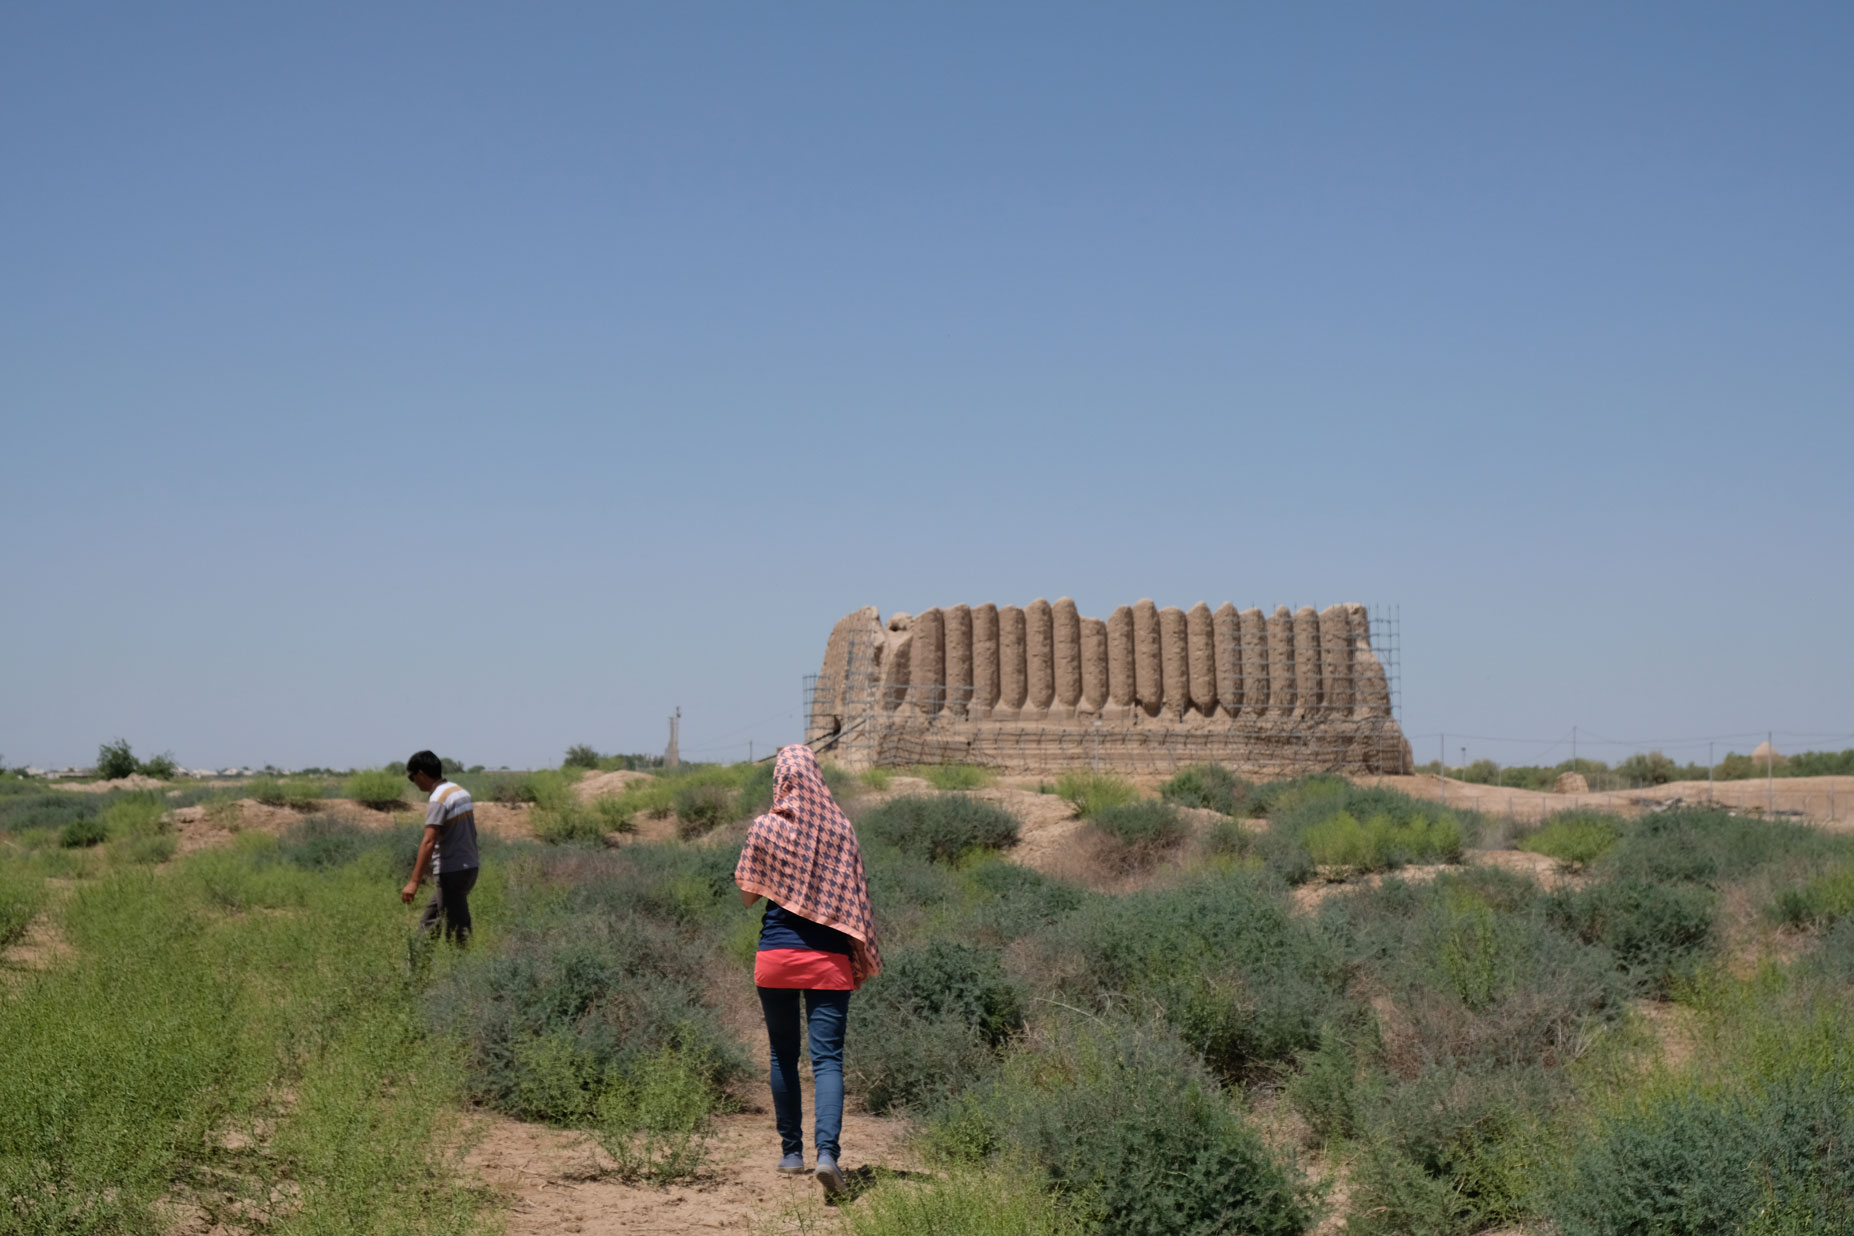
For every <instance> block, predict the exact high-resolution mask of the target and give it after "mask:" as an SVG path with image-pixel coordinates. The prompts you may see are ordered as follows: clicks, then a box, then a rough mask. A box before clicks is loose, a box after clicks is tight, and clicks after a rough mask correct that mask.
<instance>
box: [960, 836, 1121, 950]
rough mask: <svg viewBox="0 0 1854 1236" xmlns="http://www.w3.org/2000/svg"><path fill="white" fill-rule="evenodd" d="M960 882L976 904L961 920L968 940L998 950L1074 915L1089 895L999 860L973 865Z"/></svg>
mask: <svg viewBox="0 0 1854 1236" xmlns="http://www.w3.org/2000/svg"><path fill="white" fill-rule="evenodd" d="M963 874H964V878H965V880H966V882H967V883H969V884H970V885H971V886H972V887H973V888H975V889H976V890H977V891H978V893H979V901H978V903H977V904H975V905H973V906H972V907H971V908H970V910H968V911H967V913H966V914H965V915H964V916H963V924H964V927H965V929H966V930H969V931H970V932H971V933H972V936H973V938H975V939H977V940H980V941H982V942H988V943H993V944H997V945H999V946H1002V945H1004V944H1007V943H1009V942H1010V941H1012V940H1016V939H1019V938H1021V937H1023V936H1027V935H1029V934H1030V933H1032V932H1034V931H1039V930H1041V929H1043V928H1045V927H1048V926H1050V925H1051V924H1053V923H1056V922H1060V921H1061V920H1062V919H1063V918H1065V917H1067V916H1068V915H1070V914H1073V913H1074V912H1075V911H1076V910H1078V909H1080V908H1081V907H1082V904H1083V903H1084V902H1086V901H1087V900H1088V898H1089V897H1090V896H1092V894H1090V893H1088V892H1086V891H1085V890H1083V889H1080V888H1077V887H1075V886H1074V885H1072V884H1064V883H1063V882H1062V881H1060V880H1055V879H1051V878H1050V877H1049V876H1046V875H1044V874H1043V873H1042V872H1040V871H1035V870H1032V869H1031V868H1029V867H1025V866H1023V865H1021V864H1019V863H1012V862H1006V861H1005V860H1004V859H1001V858H987V859H983V860H980V861H976V862H972V863H971V864H970V865H968V866H967V867H966V868H965V869H964V872H963Z"/></svg>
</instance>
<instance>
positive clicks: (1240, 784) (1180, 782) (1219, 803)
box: [1159, 764, 1255, 819]
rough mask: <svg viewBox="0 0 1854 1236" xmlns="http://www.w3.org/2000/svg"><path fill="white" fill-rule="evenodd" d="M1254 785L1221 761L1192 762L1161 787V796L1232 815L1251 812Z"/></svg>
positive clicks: (1182, 804)
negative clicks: (1214, 762)
mask: <svg viewBox="0 0 1854 1236" xmlns="http://www.w3.org/2000/svg"><path fill="white" fill-rule="evenodd" d="M1254 790H1255V787H1254V786H1253V785H1251V784H1250V783H1249V782H1247V781H1244V780H1243V779H1242V778H1241V777H1238V776H1237V775H1236V774H1235V773H1233V772H1231V771H1230V770H1229V769H1227V768H1225V767H1224V766H1223V765H1221V764H1193V765H1191V766H1190V767H1189V768H1181V769H1179V770H1178V773H1177V775H1176V776H1174V777H1173V778H1172V779H1171V780H1169V781H1167V782H1166V783H1165V784H1164V785H1161V786H1160V787H1159V797H1161V798H1163V799H1165V800H1167V801H1168V802H1174V803H1177V804H1178V805H1179V806H1180V807H1202V808H1204V809H1206V810H1209V811H1220V812H1222V813H1223V814H1224V815H1227V816H1230V817H1231V818H1233V819H1242V818H1244V817H1246V816H1247V815H1248V814H1249V797H1250V795H1251V794H1252V793H1253V792H1254Z"/></svg>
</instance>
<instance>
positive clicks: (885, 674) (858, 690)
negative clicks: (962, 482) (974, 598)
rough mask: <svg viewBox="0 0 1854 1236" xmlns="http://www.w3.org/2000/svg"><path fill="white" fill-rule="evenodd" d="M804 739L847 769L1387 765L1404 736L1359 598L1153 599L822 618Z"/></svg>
mask: <svg viewBox="0 0 1854 1236" xmlns="http://www.w3.org/2000/svg"><path fill="white" fill-rule="evenodd" d="M806 739H807V740H808V741H809V742H811V743H812V745H813V746H814V747H815V748H817V749H818V750H819V751H820V752H822V753H824V754H826V755H827V756H828V757H829V758H834V759H835V760H837V761H838V762H840V763H842V764H843V765H845V766H846V767H849V768H867V767H870V766H872V765H877V764H886V765H902V764H930V763H973V764H984V765H988V766H991V767H994V768H998V769H1002V770H1004V771H1008V772H1046V771H1051V770H1056V769H1063V768H1101V769H1113V770H1117V771H1123V772H1131V771H1150V772H1163V771H1166V770H1168V769H1173V768H1177V767H1180V766H1182V765H1185V764H1194V763H1202V762H1206V761H1211V762H1215V763H1220V764H1227V765H1229V766H1231V767H1233V768H1236V769H1238V770H1241V771H1246V772H1249V773H1251V774H1255V775H1266V776H1279V775H1283V774H1288V773H1295V772H1313V771H1331V772H1351V773H1400V772H1407V771H1409V769H1410V766H1411V759H1410V746H1409V743H1407V742H1406V741H1405V740H1404V737H1403V732H1402V731H1401V730H1400V729H1399V728H1398V726H1397V721H1396V718H1395V716H1394V708H1393V690H1392V684H1391V680H1390V678H1389V676H1388V675H1387V674H1386V670H1385V666H1384V664H1383V663H1382V662H1381V661H1380V658H1379V656H1378V655H1377V653H1375V652H1374V651H1373V649H1372V633H1371V621H1370V617H1369V616H1368V615H1367V613H1366V611H1365V607H1364V606H1362V605H1333V606H1329V607H1327V608H1326V609H1323V610H1317V611H1316V610H1314V609H1312V608H1302V609H1299V610H1293V611H1290V610H1288V609H1287V608H1285V607H1282V608H1279V609H1277V610H1275V612H1274V613H1272V614H1263V613H1262V611H1261V610H1259V609H1246V610H1241V611H1238V610H1237V609H1236V607H1235V606H1234V605H1230V604H1225V605H1224V606H1223V607H1222V608H1220V609H1218V610H1216V611H1214V612H1213V611H1212V610H1211V609H1210V607H1209V606H1208V605H1205V604H1204V603H1203V602H1201V601H1200V602H1199V603H1198V604H1196V605H1194V606H1192V607H1191V608H1190V609H1189V610H1181V609H1176V608H1166V609H1160V608H1158V607H1157V606H1155V605H1154V604H1153V603H1152V602H1151V601H1141V602H1139V604H1137V605H1131V606H1128V605H1122V606H1121V607H1120V608H1119V609H1116V610H1115V611H1114V612H1113V614H1112V615H1110V616H1109V617H1108V618H1106V619H1105V620H1103V619H1100V618H1084V617H1082V616H1081V615H1080V614H1078V613H1077V612H1076V609H1075V603H1074V602H1073V601H1071V600H1069V599H1068V598H1067V597H1063V598H1062V599H1061V600H1059V601H1057V602H1056V603H1055V604H1054V605H1051V604H1050V603H1049V602H1048V601H1045V600H1042V599H1040V598H1039V599H1038V600H1035V601H1032V602H1031V603H1030V604H1029V605H1027V606H1024V607H1022V608H1019V607H1017V606H1015V605H1005V606H997V605H990V604H987V605H978V606H970V607H968V606H965V605H955V606H952V607H950V608H948V609H930V610H927V611H925V612H923V613H919V614H905V613H904V614H896V615H894V616H893V617H892V618H890V619H889V620H888V621H887V622H886V623H884V622H883V621H882V620H881V618H880V616H879V614H878V612H877V611H876V609H875V608H874V607H873V606H871V607H869V608H865V609H860V610H857V611H856V612H855V613H853V614H850V615H848V616H846V617H845V618H843V619H842V620H841V621H840V622H838V623H837V625H836V627H835V628H833V629H832V631H831V634H830V642H829V643H828V644H827V645H826V646H825V649H824V664H823V666H822V668H821V669H820V671H819V673H818V676H817V679H816V681H815V685H814V686H813V688H812V689H811V691H810V696H809V719H808V722H807V732H806Z"/></svg>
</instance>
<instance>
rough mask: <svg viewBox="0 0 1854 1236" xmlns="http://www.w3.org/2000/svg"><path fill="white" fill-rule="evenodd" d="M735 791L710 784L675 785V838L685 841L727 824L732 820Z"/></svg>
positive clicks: (735, 798) (735, 797) (736, 798)
mask: <svg viewBox="0 0 1854 1236" xmlns="http://www.w3.org/2000/svg"><path fill="white" fill-rule="evenodd" d="M738 798H739V791H737V790H735V789H733V788H732V787H730V786H725V785H715V784H712V783H698V784H695V785H684V786H678V787H677V789H676V798H675V803H676V835H677V836H678V837H681V838H682V839H683V840H684V841H687V840H689V839H691V838H693V837H699V836H701V835H702V834H703V833H706V832H708V831H710V830H711V829H714V828H716V827H718V826H719V825H722V824H726V823H729V822H730V821H731V820H733V819H734V817H735V810H734V808H735V805H736V803H737V801H738Z"/></svg>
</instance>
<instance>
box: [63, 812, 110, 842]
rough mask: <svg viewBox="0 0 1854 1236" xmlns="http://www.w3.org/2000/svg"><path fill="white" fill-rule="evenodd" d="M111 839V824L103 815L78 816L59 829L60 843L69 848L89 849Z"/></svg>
mask: <svg viewBox="0 0 1854 1236" xmlns="http://www.w3.org/2000/svg"><path fill="white" fill-rule="evenodd" d="M107 840H109V826H108V825H106V824H105V823H103V819H102V817H101V816H95V815H90V816H78V817H77V818H76V819H73V820H67V821H66V822H65V825H64V827H63V828H61V829H59V830H58V844H59V845H61V846H63V847H64V848H65V849H67V850H76V849H88V848H89V847H90V846H93V845H101V844H102V843H103V842H105V841H107Z"/></svg>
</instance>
